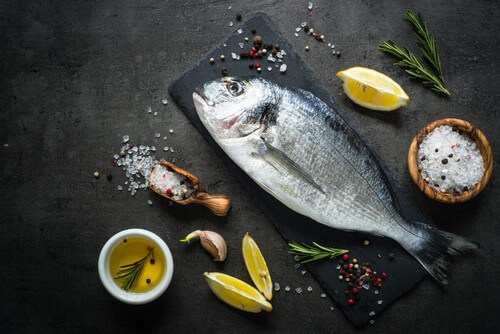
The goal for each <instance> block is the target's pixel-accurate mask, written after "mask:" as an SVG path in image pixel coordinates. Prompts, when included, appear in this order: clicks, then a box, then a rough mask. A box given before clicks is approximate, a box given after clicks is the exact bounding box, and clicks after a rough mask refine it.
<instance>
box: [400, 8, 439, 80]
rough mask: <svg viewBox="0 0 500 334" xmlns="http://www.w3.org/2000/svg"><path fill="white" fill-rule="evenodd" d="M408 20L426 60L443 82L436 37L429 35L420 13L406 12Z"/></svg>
mask: <svg viewBox="0 0 500 334" xmlns="http://www.w3.org/2000/svg"><path fill="white" fill-rule="evenodd" d="M406 19H407V20H408V21H410V22H411V24H413V31H415V34H416V35H417V38H418V46H419V47H420V50H421V51H422V54H423V57H424V59H425V60H426V61H427V62H428V63H429V65H431V67H432V69H433V70H434V72H436V74H437V75H439V77H440V78H441V81H443V82H444V80H443V69H442V68H441V61H440V60H439V52H438V49H437V46H436V41H435V40H434V37H433V36H432V35H431V34H429V31H428V30H427V25H426V24H425V22H424V20H422V17H421V16H420V13H418V14H417V15H415V14H413V12H412V11H411V10H409V11H407V12H406Z"/></svg>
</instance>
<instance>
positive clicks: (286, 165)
mask: <svg viewBox="0 0 500 334" xmlns="http://www.w3.org/2000/svg"><path fill="white" fill-rule="evenodd" d="M260 138H261V139H262V142H263V144H264V149H263V150H262V151H261V152H260V153H261V155H262V157H263V158H264V160H265V161H266V162H267V163H269V164H270V165H271V166H273V167H274V168H275V169H276V170H277V171H279V172H282V173H283V172H288V173H290V174H293V175H295V176H297V177H299V178H301V179H303V180H305V181H306V182H307V183H309V184H311V185H312V186H313V187H314V188H316V189H318V190H319V191H321V192H322V193H325V192H324V191H323V189H321V187H320V185H319V184H317V183H316V182H315V181H314V179H313V178H312V176H311V175H309V174H308V173H307V172H306V171H305V170H304V169H302V168H301V167H300V166H299V165H297V163H295V161H293V160H292V159H290V158H289V157H288V156H287V155H286V154H285V153H284V152H283V151H281V150H280V149H278V148H276V147H274V146H273V145H271V144H270V143H269V142H267V141H266V139H265V138H263V137H260Z"/></svg>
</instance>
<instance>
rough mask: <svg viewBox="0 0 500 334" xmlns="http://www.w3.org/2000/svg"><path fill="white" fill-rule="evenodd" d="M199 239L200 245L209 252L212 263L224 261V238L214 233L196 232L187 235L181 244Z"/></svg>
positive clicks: (225, 253)
mask: <svg viewBox="0 0 500 334" xmlns="http://www.w3.org/2000/svg"><path fill="white" fill-rule="evenodd" d="M198 238H199V239H200V244H201V245H202V246H203V248H205V250H206V251H207V252H209V253H210V254H211V255H212V256H213V258H214V261H224V260H225V259H226V255H227V246H226V241H225V240H224V238H223V237H222V236H221V235H220V234H219V233H216V232H213V231H200V230H196V231H193V232H191V233H189V234H188V235H187V236H186V238H184V239H182V240H181V242H188V243H189V242H190V241H191V240H194V239H198Z"/></svg>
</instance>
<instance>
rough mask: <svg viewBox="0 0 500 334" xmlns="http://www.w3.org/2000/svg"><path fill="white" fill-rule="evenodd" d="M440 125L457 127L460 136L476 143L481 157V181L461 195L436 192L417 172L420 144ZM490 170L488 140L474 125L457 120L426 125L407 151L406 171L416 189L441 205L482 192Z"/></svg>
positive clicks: (460, 200) (491, 161) (491, 156)
mask: <svg viewBox="0 0 500 334" xmlns="http://www.w3.org/2000/svg"><path fill="white" fill-rule="evenodd" d="M441 125H449V126H452V127H453V126H456V127H458V129H459V131H460V130H461V131H462V134H465V135H468V136H469V138H470V139H471V140H472V141H473V142H475V143H476V147H477V148H478V149H479V151H480V152H481V155H482V157H483V162H484V174H483V177H482V178H481V181H479V182H478V183H477V184H476V185H475V186H474V187H473V188H471V189H469V190H465V191H463V192H461V193H450V192H441V191H437V190H436V189H434V188H432V187H431V186H429V185H428V184H427V182H426V181H425V180H424V179H423V178H422V175H421V174H420V172H419V170H418V164H417V154H418V147H419V145H420V143H421V142H422V140H423V139H424V137H425V136H427V135H428V134H429V133H430V132H432V130H434V129H435V128H437V127H438V126H441ZM492 169H493V155H492V153H491V147H490V143H489V142H488V139H486V137H485V136H484V134H483V133H482V132H481V130H479V129H478V128H476V127H475V126H474V125H472V124H470V123H469V122H466V121H464V120H461V119H457V118H444V119H440V120H437V121H435V122H432V123H430V124H428V125H427V126H426V127H424V128H423V129H422V130H420V132H419V133H418V134H417V135H416V136H415V138H413V141H412V142H411V145H410V149H409V151H408V170H409V172H410V175H411V178H412V179H413V182H415V183H416V185H417V186H418V188H419V189H420V190H422V191H423V192H424V193H425V194H426V195H427V196H428V197H430V198H432V199H433V200H436V201H438V202H441V203H461V202H466V201H468V200H470V199H471V198H473V197H475V196H476V195H477V194H479V193H480V192H481V190H483V188H484V187H485V186H486V184H487V183H488V181H489V180H490V176H491V171H492Z"/></svg>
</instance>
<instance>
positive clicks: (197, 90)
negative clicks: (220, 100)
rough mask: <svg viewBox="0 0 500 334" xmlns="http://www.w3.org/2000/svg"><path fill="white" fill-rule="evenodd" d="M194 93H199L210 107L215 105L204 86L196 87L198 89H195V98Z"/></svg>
mask: <svg viewBox="0 0 500 334" xmlns="http://www.w3.org/2000/svg"><path fill="white" fill-rule="evenodd" d="M194 94H197V95H198V96H199V98H201V100H203V102H205V104H206V105H208V106H210V107H213V106H214V105H215V103H214V102H213V101H212V100H210V98H209V97H208V96H207V95H206V94H205V90H204V89H203V88H201V87H200V86H198V87H196V89H195V90H194V93H193V98H194Z"/></svg>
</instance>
